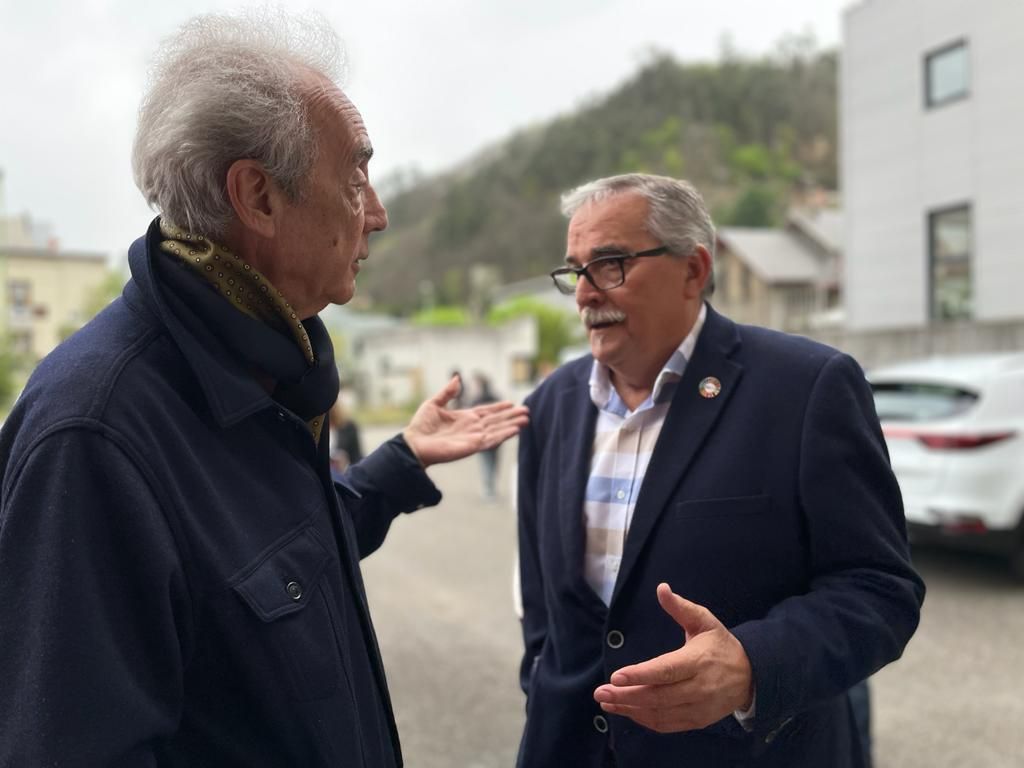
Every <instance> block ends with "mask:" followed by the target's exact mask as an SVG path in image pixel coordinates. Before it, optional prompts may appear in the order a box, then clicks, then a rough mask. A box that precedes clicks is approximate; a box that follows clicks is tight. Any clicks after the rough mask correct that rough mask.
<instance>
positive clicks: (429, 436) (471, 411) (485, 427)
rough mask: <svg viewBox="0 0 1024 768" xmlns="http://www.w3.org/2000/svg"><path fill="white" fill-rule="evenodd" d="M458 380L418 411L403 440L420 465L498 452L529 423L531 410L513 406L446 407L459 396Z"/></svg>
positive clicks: (452, 379) (403, 434) (453, 379)
mask: <svg viewBox="0 0 1024 768" xmlns="http://www.w3.org/2000/svg"><path fill="white" fill-rule="evenodd" d="M461 386H462V385H461V383H460V381H459V377H458V376H457V375H456V376H452V378H451V380H450V381H449V382H448V383H447V384H446V385H445V386H444V388H443V389H442V390H441V391H440V392H438V393H437V394H436V395H434V396H433V397H432V398H430V399H429V400H427V401H425V402H424V403H423V404H421V405H420V407H419V408H417V409H416V413H415V414H413V417H412V421H410V422H409V426H408V427H406V428H405V431H404V432H403V433H402V436H403V437H404V438H405V442H406V443H408V445H409V448H411V449H412V452H413V453H414V454H416V458H418V459H419V460H420V464H422V465H423V466H424V467H429V466H430V465H431V464H443V463H444V462H446V461H455V460H456V459H461V458H464V457H466V456H471V455H472V454H474V453H477V452H478V451H485V450H487V449H489V448H495V447H497V446H499V445H501V444H502V443H503V442H505V441H506V440H508V439H509V438H510V437H512V436H513V435H516V434H518V432H519V430H520V429H521V428H522V427H524V426H525V425H526V422H527V421H528V419H529V417H528V409H527V408H526V407H525V406H522V405H514V404H512V403H510V402H507V401H506V402H500V403H488V404H487V405H478V406H476V407H475V408H462V409H459V410H455V411H450V410H448V409H447V408H446V407H445V406H447V405H448V402H449V401H450V400H451V399H452V398H453V397H455V396H456V395H457V394H458V393H459V389H460V388H461Z"/></svg>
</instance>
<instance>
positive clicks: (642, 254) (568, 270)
mask: <svg viewBox="0 0 1024 768" xmlns="http://www.w3.org/2000/svg"><path fill="white" fill-rule="evenodd" d="M669 252H670V251H669V247H668V246H667V245H659V246H658V247H657V248H648V249H647V250H645V251H635V252H633V253H629V252H625V253H609V254H607V255H605V256H598V257H597V258H596V259H591V260H590V261H589V262H587V263H586V264H584V265H583V266H580V267H559V268H558V269H553V270H551V272H550V273H549V275H550V277H551V281H552V282H553V283H554V284H555V288H557V289H558V291H559V293H562V294H564V295H566V296H569V295H572V294H573V293H575V292H576V286H577V285H579V283H580V277H581V276H582V277H585V278H586V279H587V282H588V283H590V284H591V285H592V286H593V287H594V289H595V290H598V291H601V292H602V293H604V292H605V291H610V290H612V289H614V288H619V287H620V286H622V285H624V284H625V282H626V261H627V260H629V259H643V258H647V257H652V256H663V255H664V254H666V253H669ZM611 261H615V262H617V263H618V265H619V282H617V283H615V284H614V285H609V286H607V287H605V288H602V287H601V286H599V285H598V284H597V283H596V282H595V281H594V278H593V276H592V275H591V274H590V268H591V267H592V266H594V265H595V264H607V263H608V262H611ZM562 275H576V284H575V285H573V286H572V287H568V286H565V287H563V285H562V283H560V282H558V278H559V277H561V276H562Z"/></svg>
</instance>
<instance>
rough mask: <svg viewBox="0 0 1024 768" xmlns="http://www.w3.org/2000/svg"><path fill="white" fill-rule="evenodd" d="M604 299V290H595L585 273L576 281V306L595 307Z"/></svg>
mask: <svg viewBox="0 0 1024 768" xmlns="http://www.w3.org/2000/svg"><path fill="white" fill-rule="evenodd" d="M603 299H604V292H603V291H599V290H597V288H595V287H594V285H593V283H591V282H590V280H588V279H587V277H586V276H585V275H580V278H579V280H577V281H576V306H578V307H596V306H598V305H599V304H600V303H601V301H602V300H603Z"/></svg>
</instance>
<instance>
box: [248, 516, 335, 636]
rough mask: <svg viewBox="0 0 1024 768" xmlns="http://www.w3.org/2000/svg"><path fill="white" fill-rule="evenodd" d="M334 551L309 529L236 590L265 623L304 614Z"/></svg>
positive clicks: (281, 549) (289, 541) (276, 552)
mask: <svg viewBox="0 0 1024 768" xmlns="http://www.w3.org/2000/svg"><path fill="white" fill-rule="evenodd" d="M330 559H331V554H330V552H328V551H327V549H326V548H325V547H324V545H323V544H321V543H320V539H319V537H318V536H317V534H316V532H315V531H314V530H313V529H312V528H305V529H303V530H302V531H300V532H299V533H298V535H296V536H295V537H294V538H292V539H289V540H288V541H287V542H285V543H284V544H282V545H281V546H280V547H279V548H278V549H277V550H275V551H274V552H272V553H271V554H270V555H268V556H267V557H266V558H265V559H264V560H263V562H261V563H260V564H259V565H257V566H256V568H255V570H253V571H252V573H250V574H248V575H247V576H245V577H243V578H242V579H241V581H239V582H238V583H237V584H235V587H234V589H235V591H236V592H237V593H238V594H239V595H240V596H241V597H242V599H243V600H245V602H246V603H247V604H248V605H249V607H250V608H252V610H253V611H255V613H256V615H257V616H259V617H260V618H261V619H262V620H263V621H273V620H274V619H277V618H280V617H281V616H287V615H288V614H290V613H295V612H296V611H301V610H302V609H303V608H305V607H306V604H307V603H309V601H310V600H311V599H312V597H313V594H314V588H315V587H316V584H317V580H318V579H319V578H320V575H321V574H322V573H323V570H324V568H325V567H326V565H327V563H328V561H329V560H330Z"/></svg>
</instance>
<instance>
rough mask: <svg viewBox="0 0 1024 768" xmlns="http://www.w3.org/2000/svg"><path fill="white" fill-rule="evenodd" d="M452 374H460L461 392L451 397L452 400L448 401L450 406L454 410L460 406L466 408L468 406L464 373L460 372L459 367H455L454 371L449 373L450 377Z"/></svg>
mask: <svg viewBox="0 0 1024 768" xmlns="http://www.w3.org/2000/svg"><path fill="white" fill-rule="evenodd" d="M452 376H458V377H459V393H458V394H457V395H455V397H453V398H452V399H451V401H450V402H449V403H448V407H449V408H451V409H452V410H456V409H458V408H465V407H466V385H465V383H464V382H463V381H462V374H461V373H459V369H458V368H453V369H452V372H451V373H450V374H449V375H448V378H451V377H452Z"/></svg>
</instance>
